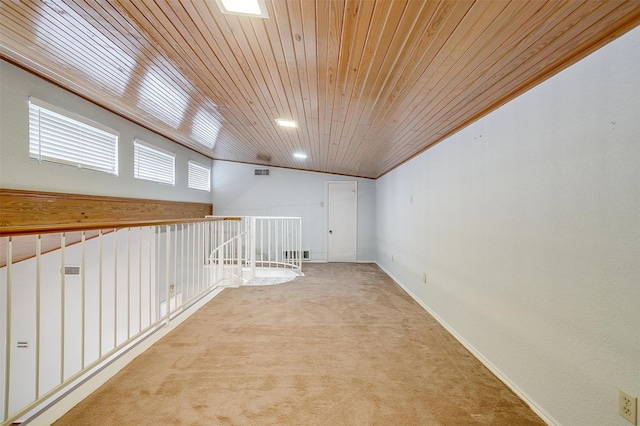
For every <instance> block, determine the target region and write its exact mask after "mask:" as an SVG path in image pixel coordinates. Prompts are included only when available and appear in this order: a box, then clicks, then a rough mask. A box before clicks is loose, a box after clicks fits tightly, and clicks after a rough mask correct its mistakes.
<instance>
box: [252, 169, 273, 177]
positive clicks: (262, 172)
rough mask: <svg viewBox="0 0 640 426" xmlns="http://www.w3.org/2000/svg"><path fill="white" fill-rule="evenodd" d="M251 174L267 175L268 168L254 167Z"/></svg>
mask: <svg viewBox="0 0 640 426" xmlns="http://www.w3.org/2000/svg"><path fill="white" fill-rule="evenodd" d="M253 174H255V175H256V176H269V169H255V170H254V171H253Z"/></svg>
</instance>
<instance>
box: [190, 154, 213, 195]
mask: <svg viewBox="0 0 640 426" xmlns="http://www.w3.org/2000/svg"><path fill="white" fill-rule="evenodd" d="M189 188H191V189H201V190H203V191H207V192H209V191H211V169H210V168H208V167H205V166H202V165H200V164H198V163H196V162H194V161H189Z"/></svg>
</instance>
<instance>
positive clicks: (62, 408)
mask: <svg viewBox="0 0 640 426" xmlns="http://www.w3.org/2000/svg"><path fill="white" fill-rule="evenodd" d="M222 290H224V288H220V287H219V288H216V289H215V290H213V291H211V293H209V294H208V295H206V296H205V297H203V298H202V299H200V300H199V301H198V302H196V303H194V304H193V305H192V306H190V307H189V308H188V309H187V310H185V311H184V312H183V313H182V314H180V315H178V316H177V317H176V318H175V319H173V320H172V321H171V322H170V323H169V326H167V327H163V328H162V329H160V330H158V331H157V332H155V333H153V334H152V335H150V336H149V337H148V338H146V339H144V340H142V341H141V342H140V343H138V344H137V345H136V346H134V347H133V348H131V349H130V350H128V351H127V352H125V353H124V354H123V355H121V356H120V357H119V358H117V359H116V360H114V361H113V362H111V363H110V364H109V365H107V366H106V367H104V368H103V369H102V370H100V371H99V372H97V373H95V374H94V375H92V376H91V377H89V378H88V379H86V380H85V381H84V382H82V383H81V384H79V385H77V386H76V387H75V388H73V389H72V390H70V391H68V392H67V393H66V394H65V395H64V396H62V397H60V398H59V399H58V400H57V401H55V402H54V403H52V404H51V405H49V406H48V407H46V408H45V409H44V410H43V411H42V412H40V413H38V414H37V415H35V416H34V417H32V418H30V419H28V420H27V421H26V422H24V423H22V424H25V425H26V424H29V425H33V426H40V425H42V426H48V425H51V424H52V423H53V422H55V421H56V420H58V419H59V418H60V417H62V416H63V415H64V414H65V413H66V412H67V411H69V410H71V409H72V408H73V407H75V406H76V405H77V404H78V403H80V402H81V401H82V400H83V399H85V398H86V397H87V396H89V395H90V394H91V393H93V392H95V391H96V390H97V389H98V388H99V387H100V386H102V385H103V384H105V383H106V382H107V381H108V380H109V379H110V378H112V377H113V376H115V375H116V374H117V373H118V372H119V371H120V370H122V369H123V368H124V367H126V366H127V364H129V363H130V362H131V361H133V360H134V359H135V358H136V357H137V356H138V355H140V354H141V353H143V352H144V351H146V350H147V349H149V348H150V347H151V346H152V345H153V344H154V343H156V342H157V341H158V340H160V339H161V338H163V337H164V336H166V335H167V334H168V333H169V332H171V331H172V330H173V329H174V328H176V327H177V326H178V325H180V324H181V323H182V322H183V321H184V320H186V319H187V318H189V317H190V316H191V315H193V314H194V313H195V312H196V311H197V310H198V309H200V308H201V307H202V306H203V305H205V304H206V303H207V302H209V301H210V300H211V299H213V298H214V297H216V296H217V295H218V294H220V292H221V291H222Z"/></svg>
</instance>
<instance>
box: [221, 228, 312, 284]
mask: <svg viewBox="0 0 640 426" xmlns="http://www.w3.org/2000/svg"><path fill="white" fill-rule="evenodd" d="M224 226H226V227H227V230H226V231H225V235H227V236H229V237H227V238H226V239H227V241H229V244H228V246H229V247H228V248H225V250H227V252H226V254H227V255H226V256H225V258H227V259H230V258H231V256H229V255H228V254H235V255H236V256H237V257H236V259H237V260H235V263H233V265H232V266H235V270H234V269H233V268H231V267H230V265H227V272H226V274H227V275H225V276H226V277H227V279H231V280H233V279H237V278H238V277H239V276H242V278H243V281H242V282H243V283H244V284H251V283H253V282H255V281H256V280H257V279H259V278H260V275H261V272H264V271H265V270H269V271H270V273H271V274H273V273H274V270H275V273H276V274H277V273H278V271H281V272H285V271H286V272H291V273H293V274H294V275H300V274H301V273H302V221H301V218H299V217H269V216H247V217H242V218H241V221H240V223H237V222H235V223H231V224H224ZM231 235H237V236H239V238H237V239H232V238H231V237H230V236H231ZM211 263H212V264H213V265H217V266H218V267H220V262H215V260H214V259H212V261H211ZM241 267H242V268H241Z"/></svg>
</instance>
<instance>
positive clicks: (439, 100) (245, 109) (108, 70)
mask: <svg viewBox="0 0 640 426" xmlns="http://www.w3.org/2000/svg"><path fill="white" fill-rule="evenodd" d="M266 4H267V7H268V14H269V19H259V18H247V17H240V16H234V15H225V14H222V13H221V12H220V10H219V8H218V6H217V4H216V3H215V1H214V0H101V1H90V0H47V1H46V2H40V1H23V2H14V1H11V0H0V37H1V40H0V55H1V56H2V57H3V58H4V59H6V60H9V61H10V62H13V63H16V64H18V65H20V66H22V67H24V68H26V69H29V70H31V71H33V72H34V73H36V74H39V75H41V76H43V77H45V78H47V79H49V80H51V81H53V82H55V83H57V84H59V85H61V86H62V87H65V88H67V89H69V90H71V91H72V92H75V93H77V94H79V95H81V96H83V97H85V98H87V99H89V100H92V101H94V102H95V103H97V104H98V105H100V106H103V107H105V108H107V109H110V110H112V111H113V112H115V113H117V114H120V115H122V116H125V117H128V118H130V119H131V120H132V121H134V122H136V123H138V124H140V125H142V126H144V127H147V128H149V129H152V130H154V131H156V132H158V133H160V134H162V135H164V136H166V137H168V138H169V139H172V140H174V141H175V142H177V143H180V144H182V145H184V146H187V147H189V148H192V149H194V150H196V151H198V152H201V153H202V154H204V155H207V156H209V157H211V158H215V159H223V160H229V161H238V162H245V163H258V164H263V165H267V166H268V165H273V166H281V167H290V168H300V169H305V170H314V171H322V172H331V173H339V174H346V175H352V176H364V177H372V178H376V177H379V176H380V175H382V174H384V173H386V172H387V171H389V170H391V169H393V168H394V167H397V166H398V165H399V164H402V163H403V162H404V161H406V160H407V159H409V158H411V157H413V156H415V155H416V154H417V153H419V152H421V151H423V150H424V149H426V148H427V147H429V146H431V145H433V144H434V143H437V142H439V141H441V140H442V139H443V138H445V137H446V136H448V135H450V134H452V133H453V132H455V131H457V130H459V129H461V128H462V127H464V126H466V125H468V124H469V123H471V122H472V121H474V120H476V119H478V118H479V117H481V116H483V115H485V114H487V113H488V112H490V111H491V110H493V109H495V108H497V107H498V106H500V105H502V104H504V103H505V102H506V101H508V100H510V99H512V98H513V97H515V96H516V95H518V94H520V93H522V92H524V91H525V90H527V89H529V88H531V87H533V86H534V85H535V84H538V83H539V82H541V81H543V80H544V79H546V78H548V77H549V76H551V75H553V74H555V73H557V72H558V71H560V70H562V69H563V68H565V67H566V66H568V65H570V64H572V63H574V62H575V61H577V60H578V59H580V58H582V57H584V56H585V55H586V54H588V53H590V52H591V51H593V50H594V49H595V48H597V47H599V46H601V45H603V44H604V43H606V42H608V41H610V40H612V39H613V38H615V37H617V36H619V35H621V34H623V33H624V32H625V31H628V30H629V29H631V28H633V27H635V26H637V25H638V24H639V23H640V2H639V1H638V0H628V1H623V0H616V1H600V0H584V1H549V2H543V1H535V2H523V1H519V0H513V1H471V0H439V1H414V0H322V1H314V0H267V1H266ZM49 101H53V100H49ZM276 118H291V119H294V120H296V121H297V122H298V126H299V127H298V128H295V129H286V128H280V127H278V126H277V125H276V123H275V121H274V120H275V119H276ZM297 151H302V152H305V153H306V154H307V155H308V158H307V159H306V160H298V159H294V158H293V156H292V154H293V153H294V152H297Z"/></svg>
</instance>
